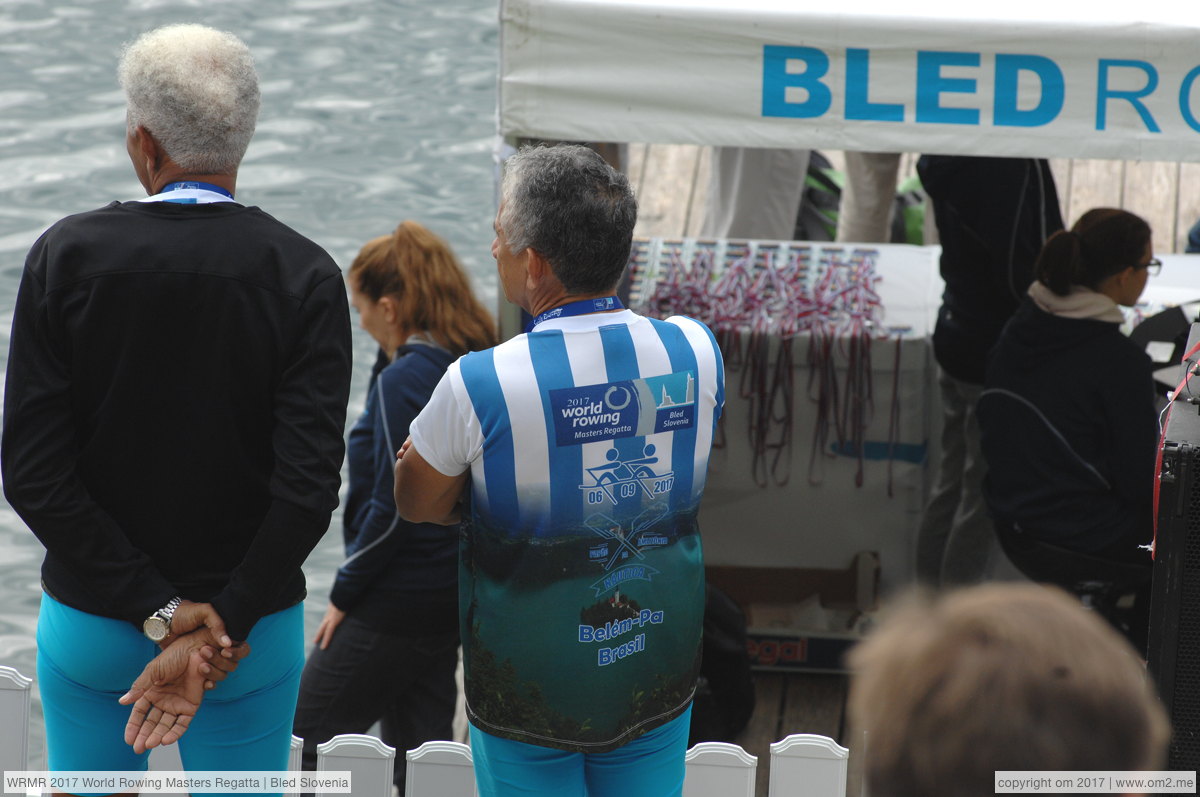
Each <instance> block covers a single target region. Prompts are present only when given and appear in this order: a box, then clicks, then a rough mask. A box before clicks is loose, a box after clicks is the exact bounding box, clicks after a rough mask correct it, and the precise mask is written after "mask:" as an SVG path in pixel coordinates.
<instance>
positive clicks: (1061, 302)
mask: <svg viewBox="0 0 1200 797" xmlns="http://www.w3.org/2000/svg"><path fill="white" fill-rule="evenodd" d="M1029 297H1030V298H1031V299H1033V303H1034V304H1036V305H1037V306H1038V307H1040V308H1041V309H1042V310H1045V311H1046V312H1047V313H1050V314H1051V315H1056V316H1061V317H1062V318H1077V319H1088V320H1091V321H1108V322H1111V323H1113V324H1123V323H1124V322H1125V314H1124V313H1122V312H1121V308H1120V307H1117V303H1116V302H1114V301H1113V300H1112V299H1110V298H1109V297H1107V296H1105V295H1104V294H1103V293H1097V292H1096V291H1094V290H1092V289H1091V288H1085V287H1083V286H1082V285H1072V286H1071V292H1070V293H1068V294H1067V295H1066V296H1059V295H1058V294H1057V293H1055V292H1054V291H1052V290H1050V289H1049V288H1047V287H1046V286H1045V285H1043V284H1042V283H1041V282H1040V281H1038V280H1034V281H1033V284H1032V285H1030V286H1029Z"/></svg>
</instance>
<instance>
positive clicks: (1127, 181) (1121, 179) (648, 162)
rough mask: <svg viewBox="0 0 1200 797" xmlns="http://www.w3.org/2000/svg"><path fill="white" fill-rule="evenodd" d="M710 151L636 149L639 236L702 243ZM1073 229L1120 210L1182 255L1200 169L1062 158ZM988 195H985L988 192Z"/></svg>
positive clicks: (1198, 196) (631, 164) (1061, 179)
mask: <svg viewBox="0 0 1200 797" xmlns="http://www.w3.org/2000/svg"><path fill="white" fill-rule="evenodd" d="M711 153H712V150H711V148H709V147H698V146H692V145H670V144H630V145H629V148H628V156H627V163H626V172H627V173H628V174H629V177H630V180H631V181H632V182H633V185H634V189H635V190H636V191H637V194H638V203H639V206H640V207H639V214H638V215H639V218H638V226H637V230H636V234H637V235H639V236H649V237H663V238H678V237H681V236H696V235H698V234H699V230H700V224H701V221H702V220H703V218H704V210H705V205H706V203H707V201H708V177H709V170H710V168H711ZM824 154H825V155H826V157H827V158H829V160H830V162H831V163H832V164H833V166H834V168H838V169H840V168H842V167H843V164H844V163H845V160H844V157H843V156H842V153H840V152H826V153H824ZM917 157H918V156H917V155H916V154H914V153H905V154H904V155H903V156H902V158H901V162H900V177H899V179H900V180H904V179H905V178H907V177H908V176H910V175H912V174H913V173H914V172H915V170H916V160H917ZM1050 167H1051V169H1052V170H1053V172H1054V180H1055V184H1056V187H1057V189H1058V194H1059V200H1060V203H1061V205H1062V215H1063V221H1064V222H1065V223H1066V224H1067V225H1068V226H1070V225H1071V224H1072V223H1074V221H1075V220H1076V219H1077V218H1079V216H1080V215H1082V214H1083V212H1084V211H1086V210H1088V209H1089V208H1094V207H1118V208H1125V209H1127V210H1130V211H1131V212H1133V213H1137V214H1138V215H1139V216H1141V217H1142V218H1144V219H1146V221H1147V222H1149V224H1150V226H1151V228H1152V229H1153V230H1154V250H1155V251H1156V252H1158V253H1160V254H1164V253H1174V252H1182V251H1183V250H1184V247H1185V246H1186V244H1187V232H1188V230H1189V229H1190V228H1191V226H1192V225H1193V224H1194V223H1195V222H1196V220H1197V219H1200V190H1193V189H1192V186H1195V185H1197V184H1198V183H1200V164H1196V163H1176V162H1167V161H1105V160H1082V159H1065V158H1056V159H1052V160H1051V161H1050ZM981 190H982V189H981Z"/></svg>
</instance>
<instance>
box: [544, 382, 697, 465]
mask: <svg viewBox="0 0 1200 797" xmlns="http://www.w3.org/2000/svg"><path fill="white" fill-rule="evenodd" d="M550 408H551V410H550V411H551V412H552V413H553V415H554V433H555V442H556V443H557V444H558V445H560V446H571V445H580V444H581V443H597V442H600V441H602V440H616V439H617V438H620V437H643V436H645V435H649V434H656V433H658V432H673V431H676V430H677V429H689V428H691V427H692V426H693V425H694V424H695V422H696V374H695V373H694V372H692V371H678V372H676V373H673V374H667V375H665V376H650V377H646V378H645V379H628V380H623V381H620V382H603V383H601V384H598V385H585V386H583V387H567V388H562V389H561V390H551V391H550Z"/></svg>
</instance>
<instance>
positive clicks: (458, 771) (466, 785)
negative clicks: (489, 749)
mask: <svg viewBox="0 0 1200 797" xmlns="http://www.w3.org/2000/svg"><path fill="white" fill-rule="evenodd" d="M405 757H406V758H407V759H408V771H407V772H406V774H405V781H404V797H476V795H477V794H478V792H476V791H475V767H474V766H473V764H472V758H471V748H470V747H468V746H467V745H465V744H462V743H461V742H425V743H424V744H423V745H421V746H420V747H418V748H417V749H416V750H409V751H408V753H407V754H406V756H405Z"/></svg>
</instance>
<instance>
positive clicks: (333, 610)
mask: <svg viewBox="0 0 1200 797" xmlns="http://www.w3.org/2000/svg"><path fill="white" fill-rule="evenodd" d="M345 619H346V613H345V612H344V611H342V610H341V609H339V608H338V607H336V606H334V605H333V604H332V603H330V604H329V607H328V608H327V609H325V616H324V617H322V618H321V624H320V625H319V626H317V636H316V638H315V639H314V640H313V641H314V642H316V643H317V647H318V648H320V649H321V650H325V649H326V648H328V647H329V643H330V642H332V641H333V632H334V631H336V630H337V627H338V626H339V625H341V624H342V620H345Z"/></svg>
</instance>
